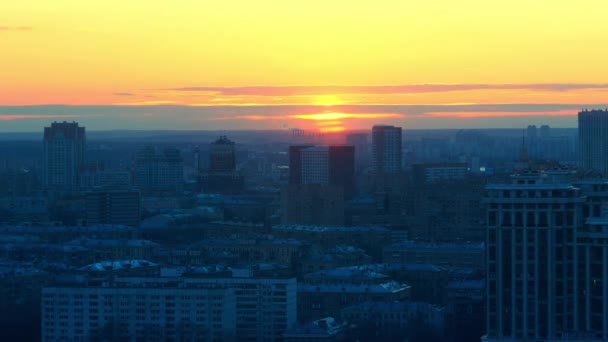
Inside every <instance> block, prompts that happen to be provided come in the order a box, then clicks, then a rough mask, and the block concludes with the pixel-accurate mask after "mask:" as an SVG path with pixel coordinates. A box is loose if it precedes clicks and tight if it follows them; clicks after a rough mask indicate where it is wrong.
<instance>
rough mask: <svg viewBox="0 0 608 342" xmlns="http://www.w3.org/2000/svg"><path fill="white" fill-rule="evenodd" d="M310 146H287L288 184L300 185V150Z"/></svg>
mask: <svg viewBox="0 0 608 342" xmlns="http://www.w3.org/2000/svg"><path fill="white" fill-rule="evenodd" d="M309 147H311V145H294V146H289V184H302V150H303V149H306V148H309Z"/></svg>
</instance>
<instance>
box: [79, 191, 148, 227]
mask: <svg viewBox="0 0 608 342" xmlns="http://www.w3.org/2000/svg"><path fill="white" fill-rule="evenodd" d="M85 210H86V221H87V224H89V225H93V224H122V225H126V226H130V227H139V223H140V221H141V195H140V193H139V191H137V190H109V191H108V190H97V191H91V192H87V193H86V194H85Z"/></svg>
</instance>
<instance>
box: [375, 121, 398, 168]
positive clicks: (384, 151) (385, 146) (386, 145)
mask: <svg viewBox="0 0 608 342" xmlns="http://www.w3.org/2000/svg"><path fill="white" fill-rule="evenodd" d="M372 154H373V167H374V171H375V172H376V174H396V173H399V172H400V171H401V160H402V157H401V127H395V126H379V125H377V126H374V127H373V128H372Z"/></svg>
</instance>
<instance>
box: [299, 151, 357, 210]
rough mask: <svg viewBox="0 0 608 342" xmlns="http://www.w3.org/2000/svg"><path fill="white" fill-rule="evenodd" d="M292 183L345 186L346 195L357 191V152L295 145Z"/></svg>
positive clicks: (350, 195) (349, 195)
mask: <svg viewBox="0 0 608 342" xmlns="http://www.w3.org/2000/svg"><path fill="white" fill-rule="evenodd" d="M289 152H290V156H289V160H290V164H289V169H290V182H289V184H292V185H298V184H319V185H332V186H341V187H343V189H344V196H345V197H346V198H351V197H352V196H353V194H354V192H355V185H354V183H355V180H354V176H355V149H354V147H353V146H346V145H343V146H342V145H336V146H291V147H290V149H289Z"/></svg>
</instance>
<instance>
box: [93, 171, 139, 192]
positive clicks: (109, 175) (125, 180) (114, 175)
mask: <svg viewBox="0 0 608 342" xmlns="http://www.w3.org/2000/svg"><path fill="white" fill-rule="evenodd" d="M99 186H100V187H101V188H103V189H106V190H108V189H111V190H129V189H131V188H132V187H133V185H132V182H131V174H130V173H129V172H127V171H102V172H101V173H100V174H99Z"/></svg>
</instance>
